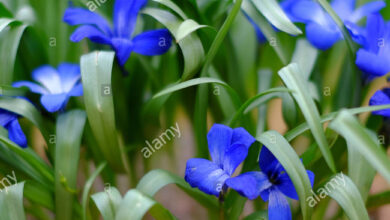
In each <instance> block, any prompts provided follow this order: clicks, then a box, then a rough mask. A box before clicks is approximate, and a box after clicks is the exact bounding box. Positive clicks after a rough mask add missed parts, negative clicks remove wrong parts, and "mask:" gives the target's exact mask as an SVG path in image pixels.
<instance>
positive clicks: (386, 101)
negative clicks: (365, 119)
mask: <svg viewBox="0 0 390 220" xmlns="http://www.w3.org/2000/svg"><path fill="white" fill-rule="evenodd" d="M370 105H390V88H386V89H383V90H379V91H377V92H375V94H374V95H373V96H372V97H371V99H370ZM372 114H374V115H382V116H384V117H386V118H390V109H384V110H379V111H375V112H372Z"/></svg>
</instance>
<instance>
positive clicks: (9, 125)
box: [0, 109, 27, 148]
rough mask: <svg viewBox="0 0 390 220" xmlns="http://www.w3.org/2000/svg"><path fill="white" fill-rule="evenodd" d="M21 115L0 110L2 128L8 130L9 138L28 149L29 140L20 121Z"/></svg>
mask: <svg viewBox="0 0 390 220" xmlns="http://www.w3.org/2000/svg"><path fill="white" fill-rule="evenodd" d="M18 118H19V115H17V114H15V113H13V112H10V111H7V110H4V109H0V126H2V127H4V128H5V129H7V130H8V138H9V139H10V140H11V141H13V142H15V143H16V144H17V145H19V146H21V147H23V148H26V147H27V139H26V136H25V135H24V133H23V130H22V128H21V127H20V124H19V121H18Z"/></svg>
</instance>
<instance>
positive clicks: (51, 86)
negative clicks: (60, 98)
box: [32, 65, 62, 94]
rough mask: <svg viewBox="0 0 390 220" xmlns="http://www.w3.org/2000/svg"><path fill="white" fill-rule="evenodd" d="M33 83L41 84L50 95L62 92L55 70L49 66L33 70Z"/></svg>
mask: <svg viewBox="0 0 390 220" xmlns="http://www.w3.org/2000/svg"><path fill="white" fill-rule="evenodd" d="M32 77H33V79H34V80H35V81H37V82H39V83H41V84H42V85H43V86H44V87H46V89H47V90H49V92H50V93H52V94H58V93H61V92H62V86H61V79H60V76H59V75H58V72H57V70H56V69H54V68H53V67H51V66H49V65H44V66H41V67H38V68H37V69H35V70H34V71H33V73H32Z"/></svg>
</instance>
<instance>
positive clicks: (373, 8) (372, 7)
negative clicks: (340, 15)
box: [343, 0, 386, 22]
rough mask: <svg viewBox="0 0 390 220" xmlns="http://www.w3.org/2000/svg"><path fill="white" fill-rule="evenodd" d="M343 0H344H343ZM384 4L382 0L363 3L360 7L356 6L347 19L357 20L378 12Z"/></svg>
mask: <svg viewBox="0 0 390 220" xmlns="http://www.w3.org/2000/svg"><path fill="white" fill-rule="evenodd" d="M343 1H344V0H343ZM385 6H386V4H385V3H384V2H383V1H375V2H369V3H367V4H364V5H363V6H361V7H360V8H358V9H357V10H356V11H355V12H354V13H353V14H352V15H351V17H350V18H348V20H350V21H352V22H358V21H359V20H360V19H362V18H363V17H365V16H367V15H370V14H373V13H376V12H379V11H380V10H381V9H382V8H384V7H385Z"/></svg>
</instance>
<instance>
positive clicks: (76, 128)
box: [54, 110, 86, 220]
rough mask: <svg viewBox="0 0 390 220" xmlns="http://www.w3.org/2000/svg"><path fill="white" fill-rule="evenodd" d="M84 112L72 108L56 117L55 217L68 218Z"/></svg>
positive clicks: (71, 217) (74, 186) (84, 119)
mask: <svg viewBox="0 0 390 220" xmlns="http://www.w3.org/2000/svg"><path fill="white" fill-rule="evenodd" d="M85 121H86V114H85V112H84V111H81V110H73V111H70V112H67V113H65V114H62V115H60V116H59V117H58V119H57V128H56V131H57V132H56V151H55V164H54V169H55V196H56V197H55V198H56V199H55V205H56V219H59V220H70V219H73V218H74V217H75V216H73V215H72V205H73V199H74V194H75V193H76V183H77V174H78V172H77V171H78V164H79V155H80V144H81V138H82V136H83V131H84V125H85Z"/></svg>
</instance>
